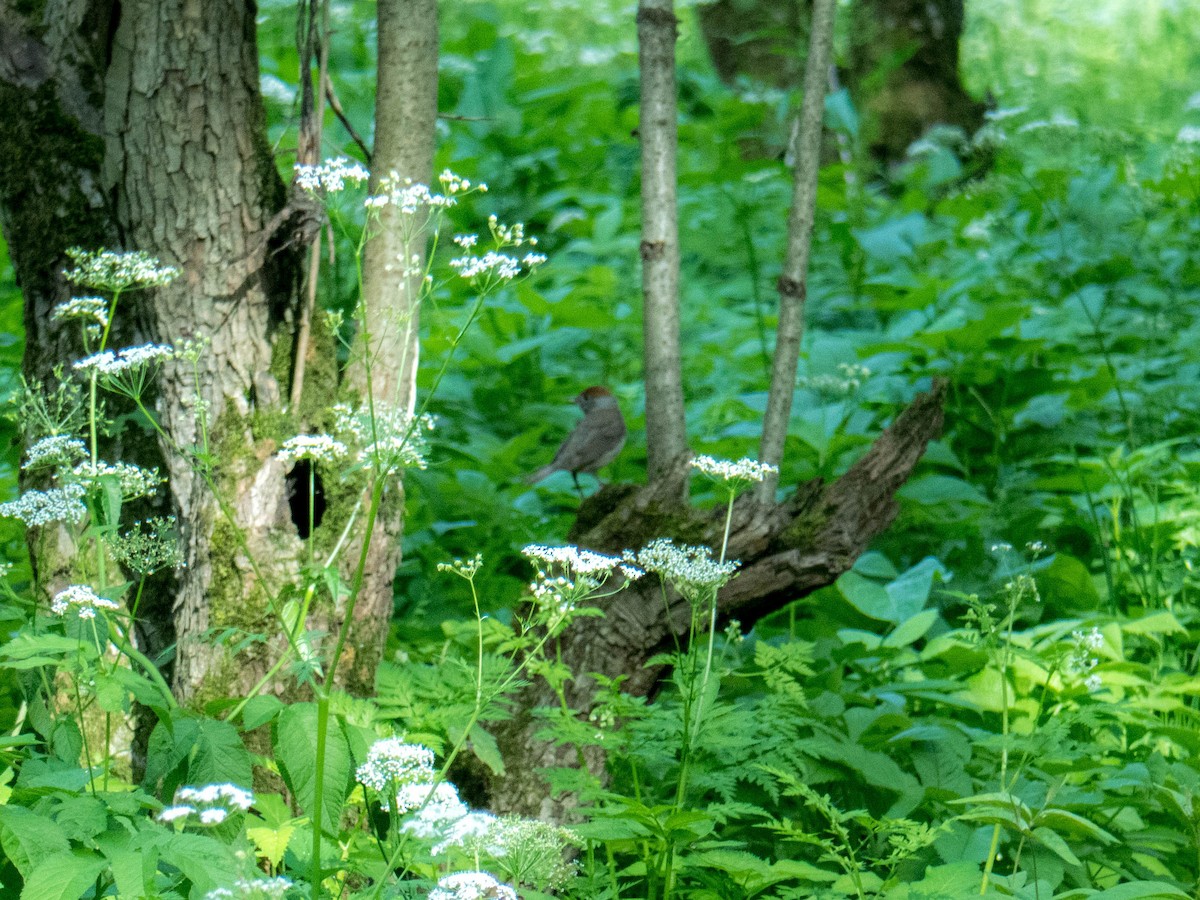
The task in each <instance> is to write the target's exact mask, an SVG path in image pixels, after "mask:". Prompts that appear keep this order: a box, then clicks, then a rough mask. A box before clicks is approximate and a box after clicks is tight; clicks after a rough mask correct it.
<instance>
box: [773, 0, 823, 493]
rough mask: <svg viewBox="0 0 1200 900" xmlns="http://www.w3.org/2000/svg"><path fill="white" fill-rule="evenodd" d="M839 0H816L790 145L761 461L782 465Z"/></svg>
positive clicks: (801, 332) (800, 333)
mask: <svg viewBox="0 0 1200 900" xmlns="http://www.w3.org/2000/svg"><path fill="white" fill-rule="evenodd" d="M836 6H837V0H814V2H813V8H812V26H811V30H810V32H809V48H808V61H807V63H806V64H805V68H804V102H803V104H802V105H801V107H800V128H799V131H798V132H797V134H796V140H795V143H794V146H793V147H792V151H793V152H792V155H793V158H794V159H795V160H796V168H795V171H794V176H793V181H792V209H791V212H790V213H789V215H788V237H787V249H786V251H785V254H784V260H783V271H782V272H781V273H780V275H779V285H778V287H779V325H778V328H777V329H776V339H775V358H774V360H773V362H772V365H771V389H770V392H769V393H768V395H767V410H766V413H765V414H764V415H763V435H762V445H761V447H760V449H759V454H758V455H759V459H760V460H761V461H762V462H765V463H770V464H771V465H774V466H778V465H779V463H780V461H781V460H782V459H783V445H784V440H785V439H786V437H787V431H788V422H789V420H790V419H791V415H792V392H793V391H794V390H795V387H796V365H797V362H798V361H799V358H800V342H801V340H802V339H803V337H804V301H805V299H806V297H807V294H808V258H809V254H810V251H811V250H812V230H813V219H814V216H815V214H816V206H817V173H818V171H819V169H820V162H821V132H822V128H821V125H822V117H823V114H824V111H825V90H826V86H827V85H828V81H829V74H828V73H829V59H830V56H831V54H832V47H833V18H834V10H835V8H836ZM778 484H779V478H778V476H775V477H769V478H767V479H766V480H764V481H763V483H762V484H761V485H759V492H758V497H759V499H760V500H761V501H763V502H764V503H768V502H772V501H774V499H775V488H776V487H777V485H778Z"/></svg>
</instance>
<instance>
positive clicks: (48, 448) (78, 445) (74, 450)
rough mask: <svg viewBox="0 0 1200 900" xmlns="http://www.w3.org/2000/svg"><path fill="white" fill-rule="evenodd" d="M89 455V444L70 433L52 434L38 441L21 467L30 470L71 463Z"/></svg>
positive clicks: (27, 454) (30, 449)
mask: <svg viewBox="0 0 1200 900" xmlns="http://www.w3.org/2000/svg"><path fill="white" fill-rule="evenodd" d="M85 456H87V446H86V445H85V444H84V443H83V441H81V440H79V438H77V437H73V436H71V435H69V434H52V435H50V437H44V438H42V439H41V440H40V441H37V442H36V443H35V444H34V445H33V446H32V447H30V448H29V451H28V452H27V453H26V455H25V465H23V466H22V467H21V468H22V470H23V471H26V472H29V471H32V470H34V469H40V468H43V467H45V466H58V465H64V464H71V463H74V462H76V461H77V460H80V459H83V458H84V457H85Z"/></svg>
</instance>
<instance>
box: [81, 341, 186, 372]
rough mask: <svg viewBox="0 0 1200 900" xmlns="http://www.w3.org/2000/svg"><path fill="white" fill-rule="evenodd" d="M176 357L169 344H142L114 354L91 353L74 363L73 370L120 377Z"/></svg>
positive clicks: (110, 352) (106, 352)
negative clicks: (125, 373) (91, 371)
mask: <svg viewBox="0 0 1200 900" xmlns="http://www.w3.org/2000/svg"><path fill="white" fill-rule="evenodd" d="M176 357H177V354H176V352H175V348H174V347H172V346H171V345H170V344H142V345H140V346H138V347H126V348H125V349H124V350H119V351H117V352H116V353H113V351H111V350H105V351H104V352H102V353H93V354H92V355H91V356H87V357H84V358H83V359H81V360H78V361H76V363H75V368H76V369H78V370H79V371H81V372H86V371H88V370H91V369H95V370H96V371H97V372H99V373H100V374H101V375H120V374H122V373H124V372H128V371H129V370H131V369H140V368H142V367H143V366H148V365H150V364H152V363H159V362H165V361H167V360H171V359H175V358H176Z"/></svg>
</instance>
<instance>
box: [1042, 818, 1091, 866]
mask: <svg viewBox="0 0 1200 900" xmlns="http://www.w3.org/2000/svg"><path fill="white" fill-rule="evenodd" d="M1033 836H1034V837H1035V838H1037V839H1038V840H1039V841H1041V843H1042V845H1043V846H1044V847H1046V848H1047V849H1048V850H1050V851H1051V852H1052V853H1054V854H1055V855H1056V856H1057V857H1058V858H1059V859H1061V860H1062V861H1063V862H1065V863H1067V864H1068V865H1071V866H1077V865H1079V864H1080V863H1079V857H1077V856H1076V855H1075V854H1074V853H1072V852H1071V848H1070V847H1068V846H1067V842H1066V841H1064V840H1063V839H1062V837H1060V836H1059V833H1058V832H1057V831H1055V830H1053V829H1052V828H1045V827H1042V828H1034V829H1033Z"/></svg>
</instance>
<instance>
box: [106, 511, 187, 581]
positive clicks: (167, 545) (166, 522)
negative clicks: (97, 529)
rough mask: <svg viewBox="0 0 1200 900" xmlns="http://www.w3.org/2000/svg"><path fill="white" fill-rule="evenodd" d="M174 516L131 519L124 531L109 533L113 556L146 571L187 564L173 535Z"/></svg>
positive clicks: (127, 566) (110, 548)
mask: <svg viewBox="0 0 1200 900" xmlns="http://www.w3.org/2000/svg"><path fill="white" fill-rule="evenodd" d="M175 532H176V523H175V517H174V516H167V517H162V516H153V517H151V518H149V519H147V520H145V521H144V522H143V521H138V522H134V523H133V527H132V528H131V529H130V530H129V531H126V532H125V533H124V534H110V535H108V536H107V537H106V543H107V544H108V548H109V550H110V551H111V552H112V555H113V558H114V559H116V561H117V562H119V563H120V564H121V565H123V566H124V567H125V568H127V569H129V570H130V571H133V572H136V573H138V574H139V575H150V574H152V573H154V572H157V571H159V570H161V569H181V568H183V567H184V566H186V565H187V561H186V560H185V559H184V557H183V550H182V548H180V546H179V539H178V538H177V537H176V533H175Z"/></svg>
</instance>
